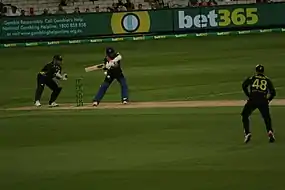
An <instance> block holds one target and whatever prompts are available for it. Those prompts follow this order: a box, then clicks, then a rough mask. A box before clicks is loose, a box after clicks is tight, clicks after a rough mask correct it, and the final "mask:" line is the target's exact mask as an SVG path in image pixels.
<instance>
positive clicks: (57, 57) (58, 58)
mask: <svg viewBox="0 0 285 190" xmlns="http://www.w3.org/2000/svg"><path fill="white" fill-rule="evenodd" d="M53 59H54V60H58V61H62V57H61V55H55V56H53Z"/></svg>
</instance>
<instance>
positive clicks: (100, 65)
mask: <svg viewBox="0 0 285 190" xmlns="http://www.w3.org/2000/svg"><path fill="white" fill-rule="evenodd" d="M103 67H104V64H99V65H93V66H90V67H86V68H85V72H91V71H97V70H100V69H102V68H103Z"/></svg>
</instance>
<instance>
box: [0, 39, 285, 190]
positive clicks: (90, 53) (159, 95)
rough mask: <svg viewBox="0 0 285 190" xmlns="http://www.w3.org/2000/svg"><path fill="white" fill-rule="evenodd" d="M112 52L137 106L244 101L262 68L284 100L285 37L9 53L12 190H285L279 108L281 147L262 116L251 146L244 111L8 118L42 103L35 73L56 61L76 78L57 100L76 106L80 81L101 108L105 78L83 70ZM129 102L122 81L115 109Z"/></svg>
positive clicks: (5, 63)
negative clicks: (246, 82)
mask: <svg viewBox="0 0 285 190" xmlns="http://www.w3.org/2000/svg"><path fill="white" fill-rule="evenodd" d="M106 46H113V47H115V48H116V49H118V50H119V51H120V52H121V53H122V55H123V56H124V57H123V58H124V60H123V68H124V71H125V75H126V76H127V79H128V82H129V87H130V99H131V100H132V101H136V102H140V101H175V100H177V101H178V100H179V101H181V100H242V99H244V95H243V94H242V92H241V82H242V80H243V79H245V77H246V76H248V75H251V74H252V73H253V71H254V67H255V65H256V64H263V65H264V66H265V68H266V73H267V74H268V75H269V76H270V78H272V80H273V82H274V84H275V86H276V87H277V94H278V98H279V99H284V98H285V89H284V88H283V86H284V82H285V77H284V71H285V65H284V59H283V57H284V56H285V52H284V47H285V38H284V35H282V34H262V35H245V36H225V37H204V38H193V39H170V40H157V41H140V42H122V43H121V42H118V43H111V44H90V45H73V46H57V47H37V48H35V47H34V48H10V49H0V58H1V64H0V74H1V79H2V80H0V85H1V93H0V94H1V99H0V108H1V110H0V189H1V190H2V189H3V190H14V189H17V190H18V189H19V190H23V189H24V190H43V189H46V190H50V189H52V190H62V189H68V190H70V189H90V190H91V189H92V190H94V189H100V190H102V189H103V190H114V189H122V190H127V189H130V190H158V189H159V190H160V189H161V190H165V189H167V190H168V189H169V190H173V189H193V190H196V189H205V190H209V189H211V190H212V189H213V190H220V189H227V190H240V189H246V190H247V189H248V190H252V189H254V190H255V189H256V190H265V189H266V190H268V189H275V190H279V189H280V190H283V189H284V187H285V183H284V176H285V164H284V160H285V152H284V147H285V140H284V139H285V129H284V127H283V118H284V111H285V108H284V107H282V106H273V107H272V117H273V124H274V128H275V130H276V137H277V142H276V143H275V144H269V143H268V142H267V137H266V133H265V127H264V124H263V123H262V120H261V119H260V116H259V114H258V113H255V114H254V115H253V117H252V124H253V125H252V127H253V141H252V142H251V143H250V144H248V145H244V144H243V143H242V141H243V134H242V126H241V122H240V115H239V114H240V111H241V107H219V108H214V107H212V108H152V109H149V108H145V109H108V110H107V109H97V110H96V109H95V110H43V109H42V110H30V111H7V110H4V109H6V108H11V107H21V106H30V105H32V103H33V96H34V90H35V86H36V80H35V78H36V74H37V72H38V71H39V69H41V67H42V66H43V65H44V64H45V63H47V62H48V61H49V60H50V59H51V58H52V56H53V55H54V54H62V55H63V56H64V60H65V61H64V68H65V69H66V72H67V73H68V74H69V80H68V81H65V82H62V86H63V87H64V90H63V92H62V94H61V95H60V97H59V99H58V103H73V102H75V78H78V77H83V78H84V79H83V82H84V101H85V102H86V103H88V102H91V100H92V98H93V96H94V94H95V93H96V91H97V89H98V87H99V85H100V83H101V82H102V80H103V78H104V75H103V73H102V72H100V71H99V72H91V73H84V67H85V66H88V65H92V64H97V63H100V61H101V60H102V58H103V56H104V48H105V47H106ZM49 94H50V91H49V90H48V89H46V91H45V93H44V96H43V100H42V103H43V104H46V103H47V101H48V98H49ZM119 100H120V93H119V86H118V85H117V84H116V83H114V84H113V86H112V87H111V88H110V89H109V91H108V93H107V95H106V96H105V99H104V101H108V102H109V101H112V102H119Z"/></svg>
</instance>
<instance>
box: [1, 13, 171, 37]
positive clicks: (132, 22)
mask: <svg viewBox="0 0 285 190" xmlns="http://www.w3.org/2000/svg"><path fill="white" fill-rule="evenodd" d="M161 19H166V20H172V13H171V12H170V11H167V10H162V11H151V12H148V11H139V12H122V13H99V14H98V13H97V14H95V13H94V14H70V15H51V16H34V17H6V18H2V19H1V30H2V32H1V38H2V39H33V38H34V39H35V38H37V39H38V38H54V37H84V36H85V37H86V36H104V35H106V36H107V35H114V34H127V33H147V32H161V31H172V29H173V24H172V22H161Z"/></svg>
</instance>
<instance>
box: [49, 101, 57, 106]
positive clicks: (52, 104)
mask: <svg viewBox="0 0 285 190" xmlns="http://www.w3.org/2000/svg"><path fill="white" fill-rule="evenodd" d="M58 106H59V105H58V104H57V103H55V102H52V103H51V104H49V107H58Z"/></svg>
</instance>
